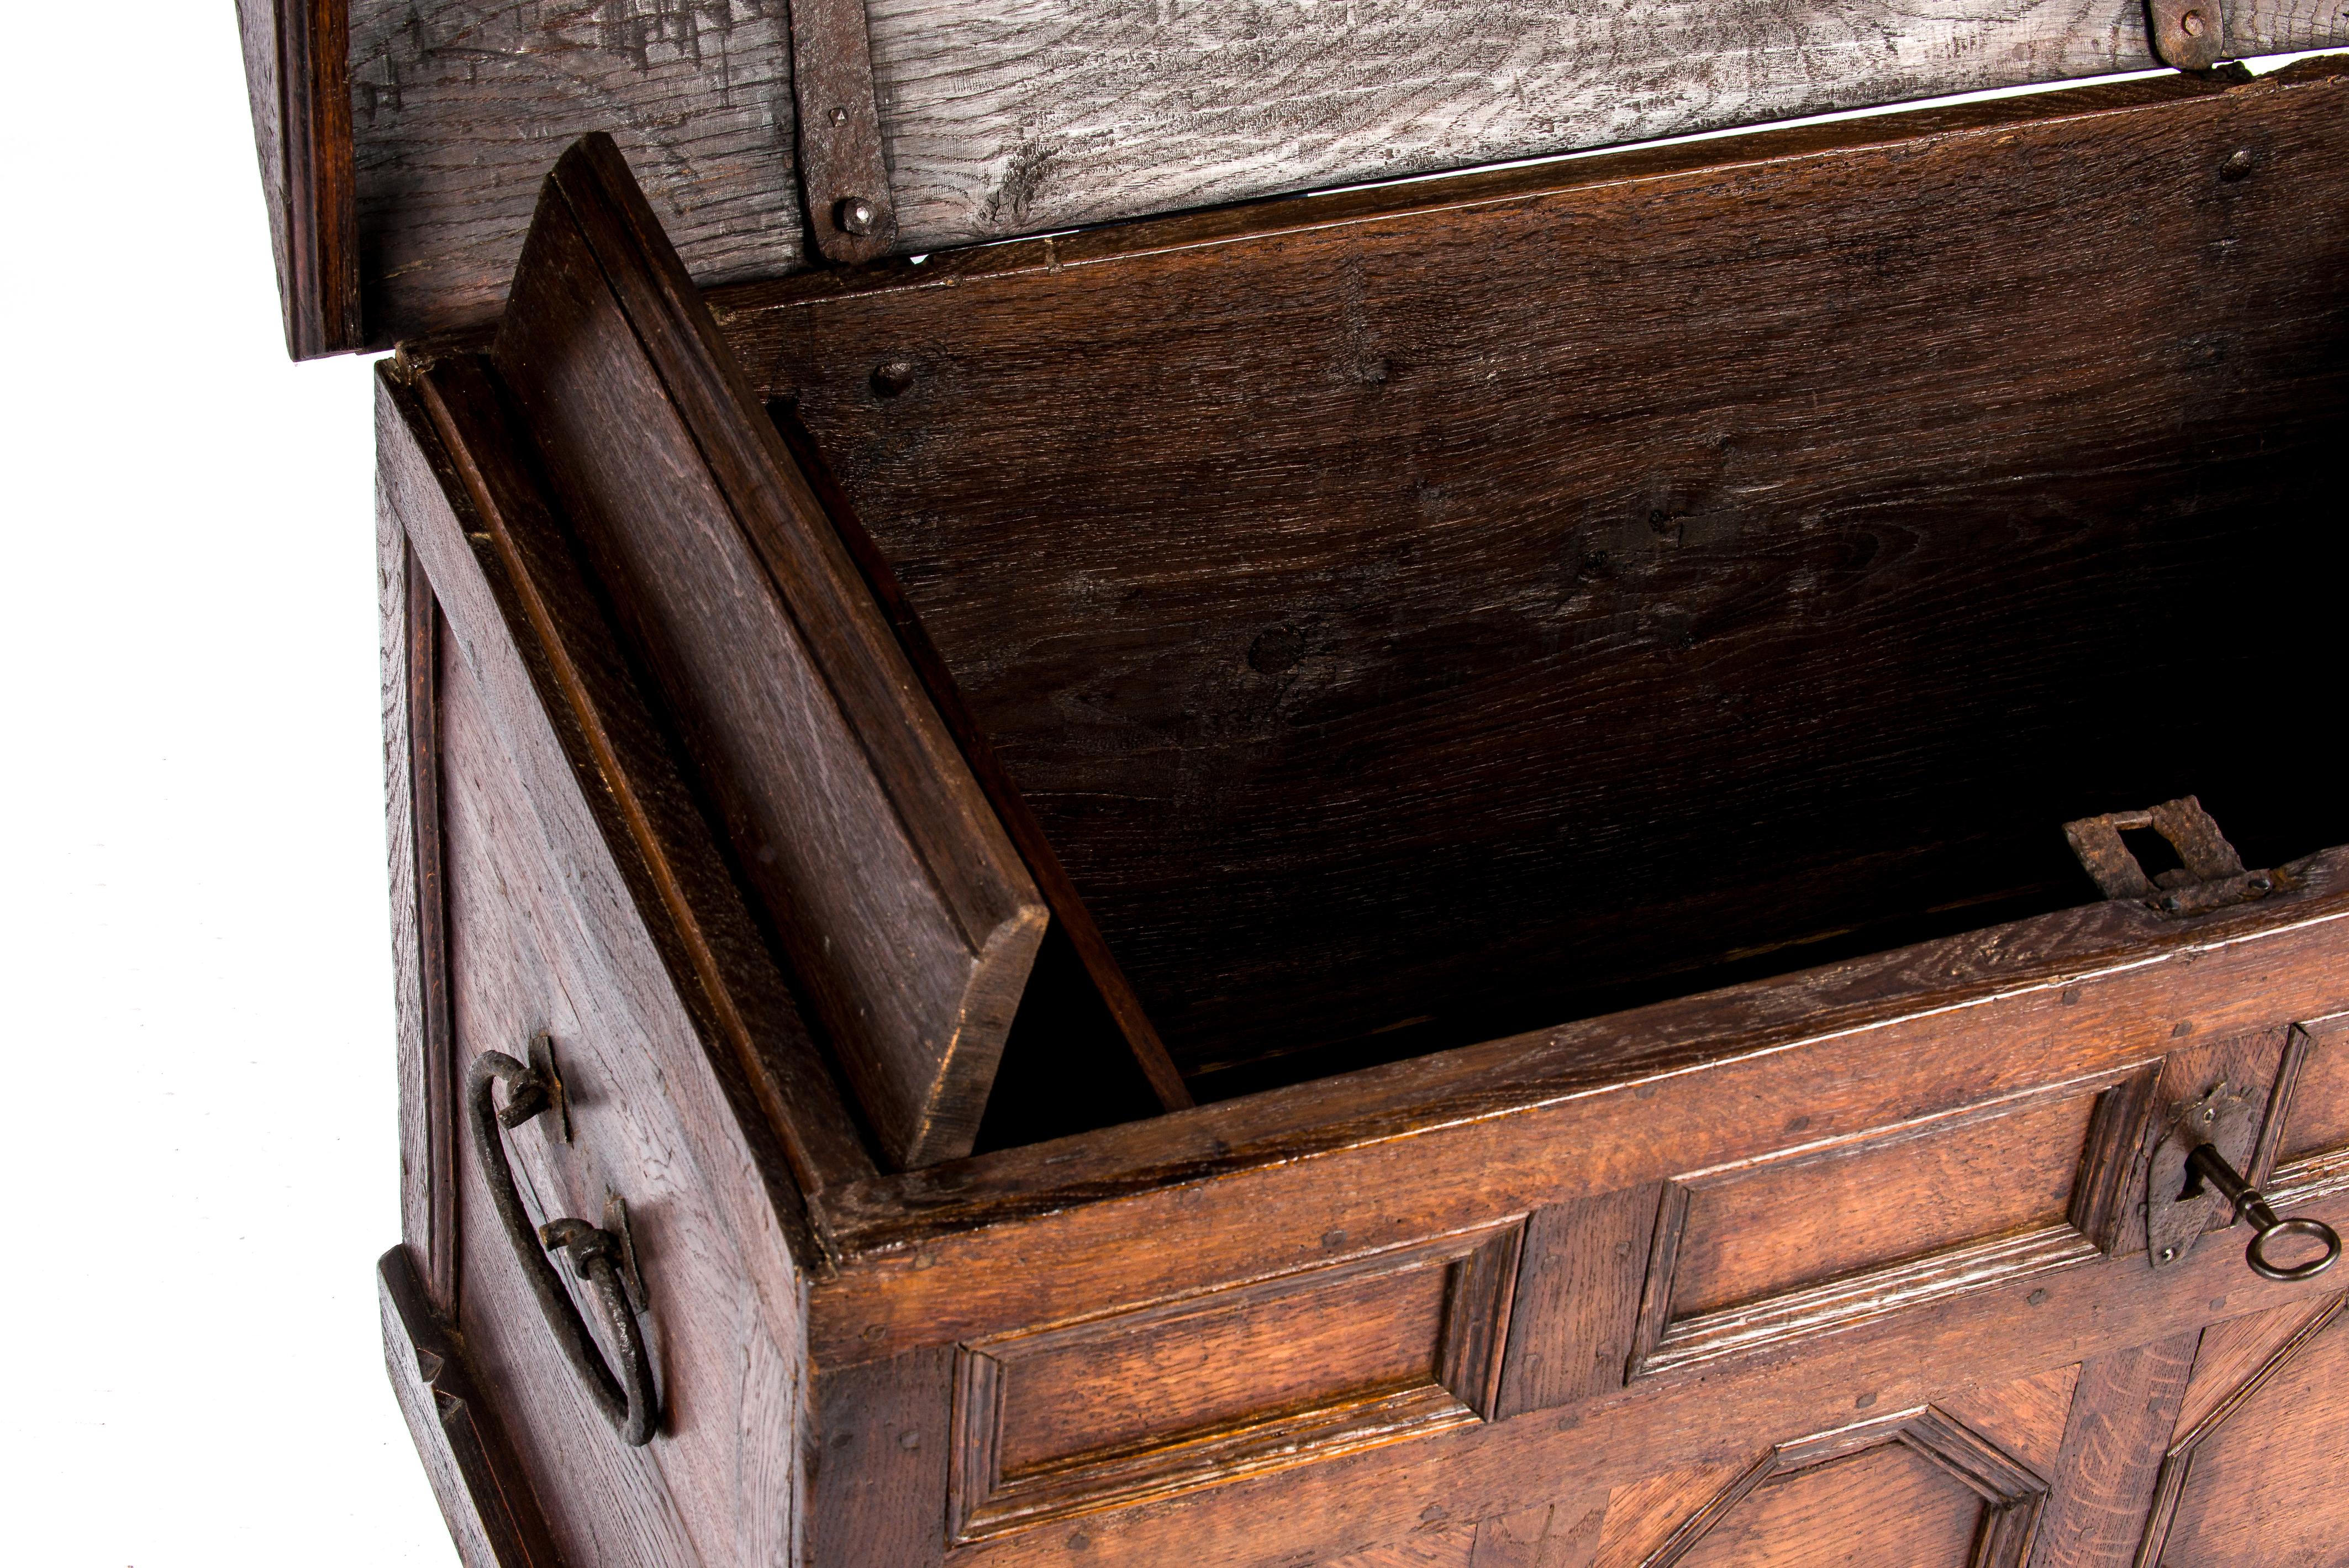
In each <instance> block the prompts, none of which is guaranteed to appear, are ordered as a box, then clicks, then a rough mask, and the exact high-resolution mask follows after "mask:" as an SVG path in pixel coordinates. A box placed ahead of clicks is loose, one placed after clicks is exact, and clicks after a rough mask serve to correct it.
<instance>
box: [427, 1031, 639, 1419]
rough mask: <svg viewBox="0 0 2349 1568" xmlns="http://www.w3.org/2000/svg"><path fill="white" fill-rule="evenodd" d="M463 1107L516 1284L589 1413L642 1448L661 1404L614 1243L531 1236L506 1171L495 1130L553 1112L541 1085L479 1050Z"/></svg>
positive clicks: (570, 1224)
mask: <svg viewBox="0 0 2349 1568" xmlns="http://www.w3.org/2000/svg"><path fill="white" fill-rule="evenodd" d="M501 1082H502V1083H503V1084H504V1085H505V1086H506V1104H505V1107H504V1108H503V1109H502V1110H501V1109H500V1108H499V1107H498V1105H497V1096H496V1094H495V1085H497V1084H499V1083H501ZM465 1101H466V1107H467V1109H468V1111H469V1112H470V1113H471V1115H470V1116H469V1118H468V1119H469V1120H470V1121H471V1124H472V1128H473V1153H474V1156H475V1158H478V1159H479V1160H480V1161H481V1175H482V1179H484V1180H486V1181H487V1182H488V1183H489V1188H490V1200H491V1202H492V1204H494V1205H495V1206H496V1208H497V1211H498V1218H499V1220H502V1222H503V1223H504V1225H505V1231H506V1239H507V1240H508V1241H512V1243H513V1250H514V1258H515V1261H516V1262H520V1263H521V1265H522V1273H523V1279H525V1280H527V1281H529V1282H530V1289H531V1293H532V1294H533V1295H534V1296H536V1297H537V1298H538V1305H539V1310H540V1311H542V1312H543V1313H544V1314H546V1324H547V1327H548V1328H550V1329H551V1330H553V1331H554V1342H555V1343H556V1344H557V1345H561V1346H562V1347H563V1353H564V1355H565V1356H566V1357H568V1358H569V1360H570V1362H571V1365H572V1367H573V1369H574V1370H575V1371H576V1372H577V1373H578V1374H579V1378H580V1381H581V1382H583V1383H585V1385H586V1386H587V1391H588V1393H589V1394H590V1395H592V1396H593V1397H595V1403H596V1405H597V1407H599V1408H601V1409H602V1410H603V1412H604V1414H605V1416H606V1417H610V1419H611V1422H612V1425H613V1427H614V1428H616V1430H617V1431H618V1432H619V1434H620V1440H621V1441H622V1442H624V1443H626V1444H627V1445H629V1446H630V1447H631V1448H641V1447H642V1446H643V1445H645V1444H646V1443H648V1442H650V1441H651V1440H652V1436H653V1428H655V1427H656V1426H657V1425H658V1424H659V1422H660V1397H659V1394H658V1391H657V1389H655V1387H654V1386H653V1364H652V1355H651V1353H650V1351H649V1350H648V1349H647V1346H646V1345H645V1336H644V1331H643V1329H642V1328H641V1327H639V1326H638V1324H637V1323H636V1312H635V1310H634V1309H633V1308H631V1307H630V1305H629V1304H628V1296H627V1287H626V1282H624V1280H623V1278H622V1272H621V1270H622V1266H623V1262H624V1260H623V1257H622V1252H621V1243H620V1238H619V1237H617V1236H615V1235H614V1234H612V1232H611V1231H604V1230H598V1229H597V1228H596V1227H595V1226H593V1225H590V1224H589V1223H587V1221H585V1220H554V1221H553V1222H552V1223H550V1224H548V1225H547V1226H546V1227H545V1228H544V1229H543V1230H542V1231H533V1230H532V1229H531V1223H530V1215H529V1214H528V1212H526V1211H525V1210H523V1206H522V1191H521V1189H519V1188H517V1187H516V1186H515V1185H514V1179H513V1168H512V1167H511V1166H509V1165H508V1164H507V1163H506V1150H505V1142H504V1139H503V1138H502V1137H501V1136H500V1134H499V1127H501V1125H502V1126H504V1127H520V1126H522V1125H523V1123H524V1122H526V1121H529V1120H530V1119H531V1118H532V1117H533V1116H538V1115H540V1114H541V1113H542V1112H543V1111H545V1110H547V1109H548V1108H549V1107H550V1106H552V1105H553V1104H554V1099H553V1096H551V1095H550V1093H549V1089H548V1085H546V1083H545V1082H544V1081H543V1080H542V1079H541V1078H540V1077H539V1075H537V1074H536V1073H535V1072H533V1071H532V1070H531V1069H530V1068H529V1067H526V1066H524V1065H523V1064H522V1063H520V1062H517V1061H515V1060H514V1059H513V1058H512V1056H509V1055H507V1054H505V1053H504V1052H502V1051H484V1052H483V1053H481V1054H480V1055H479V1056H476V1057H474V1058H473V1064H472V1065H471V1067H469V1068H467V1069H466V1072H465ZM554 1251H567V1252H568V1253H570V1255H571V1266H572V1268H573V1270H574V1271H575V1272H577V1274H578V1275H579V1278H580V1279H581V1280H582V1281H584V1282H585V1283H586V1285H587V1293H588V1295H589V1296H590V1298H592V1299H593V1300H594V1302H595V1308H596V1311H597V1312H598V1313H599V1314H601V1315H602V1317H603V1319H604V1325H605V1328H606V1329H608V1330H609V1331H610V1333H611V1336H612V1341H613V1343H614V1344H616V1345H618V1346H619V1347H620V1358H621V1360H622V1361H623V1362H624V1363H625V1364H626V1366H625V1369H624V1377H623V1376H614V1375H613V1372H612V1369H611V1367H610V1366H608V1365H606V1364H605V1360H604V1353H603V1351H602V1349H601V1348H600V1347H598V1346H597V1345H596V1343H595V1335H594V1334H591V1333H589V1332H588V1328H587V1323H586V1320H585V1318H583V1317H581V1316H580V1315H579V1308H578V1306H577V1304H576V1303H574V1302H573V1301H572V1299H571V1293H570V1292H569V1291H567V1290H565V1289H564V1284H563V1276H562V1275H561V1274H559V1273H557V1272H555V1269H554V1263H552V1262H549V1261H548V1258H547V1254H548V1253H549V1252H554Z"/></svg>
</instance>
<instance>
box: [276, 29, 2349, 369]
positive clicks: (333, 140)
mask: <svg viewBox="0 0 2349 1568" xmlns="http://www.w3.org/2000/svg"><path fill="white" fill-rule="evenodd" d="M238 9H239V12H240V13H241V19H242V22H243V28H244V39H245V59H246V66H247V74H248V78H249V79H250V81H251V84H252V88H253V100H254V122H255V130H256V133H257V136H258V139H259V142H260V151H261V160H262V168H263V175H264V182H266V185H267V189H268V193H269V197H270V202H271V222H272V229H273V234H274V237H275V239H276V241H277V251H278V276H279V281H280V284H281V286H282V287H283V289H284V291H285V300H286V317H287V342H288V346H289V348H291V350H292V352H293V353H294V354H295V356H296V357H297V358H306V357H309V356H312V355H316V354H326V353H333V352H336V351H339V350H346V349H352V348H368V347H375V348H381V347H388V345H390V344H392V343H394V342H397V341H401V340H406V339H412V338H415V337H422V336H425V335H428V334H432V333H437V332H441V331H446V330H450V329H454V328H460V327H472V326H478V325H481V324H483V323H486V322H487V321H489V320H490V319H492V317H495V316H496V314H497V313H498V310H499V308H500V306H501V305H502V302H503V300H504V297H505V285H506V280H507V279H508V278H509V277H510V276H511V275H512V271H513V266H514V263H515V260H516V258H517V257H518V256H519V255H520V254H521V250H522V242H523V234H524V232H525V230H527V228H528V227H529V223H530V217H531V212H532V208H533V204H534V202H536V199H537V193H538V184H539V181H540V180H541V179H542V178H543V176H544V175H545V173H546V171H547V170H548V169H549V167H550V166H551V165H552V164H553V163H554V157H555V154H556V153H557V152H558V151H561V149H562V148H563V147H564V146H565V145H567V144H568V143H569V142H570V141H571V140H573V139H574V137H577V136H580V135H584V134H585V133H587V132H590V131H596V130H601V131H605V132H608V133H609V134H610V135H612V136H613V137H614V138H615V139H616V141H617V142H618V144H619V148H620V151H621V152H622V153H623V155H624V156H625V157H626V161H627V162H628V164H629V166H630V167H632V168H633V169H635V170H636V171H638V174H639V177H640V178H641V179H642V180H643V181H644V183H645V186H646V193H647V197H648V198H649V199H650V201H651V203H652V206H653V209H654V211H655V213H657V215H658V217H659V219H660V221H661V223H662V224H663V225H664V226H665V227H666V229H667V232H668V234H669V236H670V239H671V240H672V242H673V243H674V244H676V246H677V249H678V253H679V254H681V255H682V257H683V258H684V261H685V264H686V266H687V268H688V272H689V274H690V275H691V276H692V277H693V279H694V281H695V282H696V283H697V284H698V285H700V286H705V287H706V286H709V285H712V284H717V283H729V282H747V281H750V280H753V279H758V278H766V277H774V276H780V275H783V274H786V273H790V272H793V271H797V270H799V269H801V268H802V267H806V266H810V265H843V264H854V263H857V262H863V261H869V260H872V259H874V258H875V257H877V256H881V255H885V254H920V253H925V252H929V251H934V250H939V249H944V248H946V247H948V246H954V245H963V244H974V243H978V242H982V241H989V240H997V239H1003V238H1008V237H1010V236H1014V235H1019V234H1040V233H1045V232H1050V231H1053V230H1059V229H1066V228H1070V227H1072V226H1076V225H1080V224H1087V223H1102V222H1105V221H1108V220H1112V219H1117V218H1124V217H1132V216H1135V215H1138V214H1142V213H1162V212H1168V211H1173V210H1176V209H1181V208H1188V207H1197V206H1202V205H1206V204H1209V203H1215V202H1232V201H1239V200H1244V199H1248V198H1253V197H1258V196H1266V195H1273V194H1278V193H1282V192H1297V191H1303V190H1309V189H1317V188H1321V187H1326V186H1330V185H1338V184H1347V183H1352V182H1362V181H1371V180H1381V179H1389V178H1393V177H1397V176H1403V175H1413V174H1423V173H1429V172H1433V171H1440V170H1447V169H1457V168H1464V167H1468V166H1472V165H1475V164H1481V163H1489V162H1494V161H1501V160H1506V159H1514V158H1526V157H1538V156H1543V155H1547V154H1553V153H1560V152H1568V151H1578V150H1581V149H1587V148H1593V147H1600V146H1609V145H1615V144H1619V143H1622V142H1627V141H1634V140H1646V139H1651V138H1656V137H1663V136H1671V135H1677V134H1682V133H1685V132H1691V131H1698V130H1713V129H1718V128H1721V127H1725V126H1733V125H1747V124H1756V123H1760V122H1763V121H1766V120H1773V119H1785V118H1788V117H1790V116H1795V115H1802V114H1810V113H1816V112H1821V111H1825V110H1829V109H1849V108H1857V107H1862V106H1867V105H1872V104H1879V103H1888V102H1895V101H1900V100H1907V99H1919V98H1927V97H1932V96H1935V95H1939V94H1944V93H1952V92H1962V91H1968V90H1971V89H1975V88H1996V87H2009V86H2017V85H2023V84H2028V83H2033V82H2044V81H2053V80H2058V79H2063V78H2077V77H2085V76H2094V75H2098V74H2102V73H2106V72H2111V71H2119V70H2127V69H2132V68H2137V67H2148V66H2154V65H2158V64H2159V63H2161V62H2162V61H2164V60H2167V61H2168V62H2170V63H2173V64H2177V65H2180V66H2185V67H2195V68H2199V67H2208V66H2209V65H2212V64H2215V63H2217V62H2218V61H2220V60H2222V59H2231V58H2235V57H2240V56H2243V55H2249V54H2259V53H2267V52H2273V51H2277V50H2285V49H2305V48H2317V47H2327V46H2331V45H2337V44H2344V43H2349V15H2344V13H2342V12H2341V11H2340V9H2339V8H2337V7H2331V6H2314V7H2311V6H2294V5H2288V4H2286V3H2285V0H2229V3H2228V4H2226V5H2217V4H2214V3H2213V0H2150V5H2147V0H2104V4H2102V5H2093V6H2089V7H2085V8H2083V7H2081V6H2078V5H2068V4H2064V5H2057V4H2048V3H2043V0H2033V3H2031V4H2027V5H2022V6H2020V7H2018V6H2016V5H2013V4H2012V3H2011V0H1934V3H1933V4H1931V5H1926V6H1918V5H1909V4H1899V3H1895V0H1858V3H1857V4H1851V5H1834V6H1813V7H1798V8H1796V9H1795V10H1794V11H1791V12H1790V11H1788V10H1786V9H1785V8H1783V7H1733V6H1712V5H1695V6H1681V7H1660V6H1655V5H1649V4H1645V3H1644V0H1592V3H1591V4H1587V5H1574V6H1559V5H1554V4H1549V3H1547V0H1543V3H1540V4H1531V3H1526V0H1497V3H1496V0H1363V3H1361V4H1349V5H1319V6H1316V5H1297V6H1295V7H1282V8H1279V9H1278V11H1277V12H1268V11H1267V10H1266V8H1264V7H1261V6H1216V5H1200V6H1190V5H1185V6H1174V5H1139V6H1137V5H1129V4H1124V3H1123V0H885V3H883V4H880V5H870V6H868V5H864V3H863V0H792V3H791V4H790V5H788V6H787V5H785V4H784V0H735V3H734V4H731V5H698V4H689V3H678V4H667V3H663V4H660V5H652V4H649V3H639V4H625V5H595V6H546V5H534V4H524V3H523V0H426V3H423V4H419V3H417V0H238ZM2206 11H2207V12H2208V13H2209V15H2208V16H2206V15H2205V13H2206ZM1268 18H1270V19H1269V20H1268ZM2214 19H2215V20H2214ZM2157 56H2158V58H2157Z"/></svg>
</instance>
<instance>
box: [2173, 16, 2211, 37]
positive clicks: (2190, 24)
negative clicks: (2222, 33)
mask: <svg viewBox="0 0 2349 1568" xmlns="http://www.w3.org/2000/svg"><path fill="white" fill-rule="evenodd" d="M2178 26H2179V27H2181V28H2182V29H2184V30H2185V33H2186V36H2188V37H2189V38H2199V37H2200V36H2202V29H2203V28H2204V27H2205V26H2208V24H2207V23H2205V22H2204V21H2203V20H2202V13H2201V12H2199V11H2189V12H2187V13H2186V15H2184V16H2180V17H2179V18H2178Z"/></svg>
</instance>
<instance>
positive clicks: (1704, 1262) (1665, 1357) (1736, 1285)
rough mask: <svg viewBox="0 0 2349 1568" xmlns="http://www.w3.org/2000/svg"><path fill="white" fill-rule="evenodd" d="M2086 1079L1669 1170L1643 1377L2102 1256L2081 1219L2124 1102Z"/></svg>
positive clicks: (1651, 1279)
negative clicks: (2102, 1110) (2087, 1181)
mask: <svg viewBox="0 0 2349 1568" xmlns="http://www.w3.org/2000/svg"><path fill="white" fill-rule="evenodd" d="M2114 1086H2115V1085H2114V1082H2113V1081H2112V1080H2110V1079H2098V1080H2095V1081H2092V1082H2086V1083H2075V1084H2068V1085H2059V1086H2057V1087H2054V1088H2052V1089H2048V1090H2044V1091H2037V1092H2034V1093H2032V1094H2030V1095H2025V1096H2015V1097H2013V1098H2011V1099H2007V1100H2002V1101H1998V1102H1995V1103H1993V1104H1991V1105H1987V1106H1973V1107H1971V1108H1969V1109H1967V1110H1964V1111H1961V1112H1958V1113H1955V1114H1952V1115H1947V1116H1934V1117H1928V1118H1925V1119H1923V1120H1920V1121H1918V1122H1914V1123H1909V1124H1906V1125H1903V1126H1899V1127H1889V1128H1885V1129H1882V1130H1880V1131H1878V1132H1874V1133H1870V1134H1868V1135H1866V1136H1863V1137H1857V1138H1846V1139H1839V1140H1836V1141H1833V1142H1829V1143H1825V1144H1822V1145H1820V1146H1817V1147H1809V1148H1796V1149H1794V1150H1790V1151H1788V1152H1786V1153H1784V1154H1781V1155H1777V1156H1774V1157H1772V1158H1767V1159H1764V1160H1759V1161H1752V1162H1746V1163H1742V1164H1740V1165H1738V1166H1735V1167H1732V1168H1726V1169H1723V1170H1716V1171H1706V1172H1699V1173H1695V1174H1692V1175H1691V1176H1687V1177H1684V1178H1682V1179H1680V1180H1678V1181H1675V1182H1672V1183H1670V1184H1669V1185H1668V1186H1667V1187H1666V1189H1665V1193H1664V1199H1663V1204H1662V1212H1661V1215H1660V1216H1659V1218H1658V1220H1657V1224H1656V1231H1655V1238H1654V1242H1653V1246H1652V1250H1651V1259H1650V1263H1649V1269H1648V1279H1647V1283H1646V1287H1645V1291H1644V1294H1643V1299H1642V1303H1641V1307H1640V1328H1639V1334H1638V1342H1637V1345H1636V1347H1635V1349H1634V1351H1633V1355H1632V1375H1633V1376H1640V1375H1642V1374H1647V1373H1653V1372H1657V1371H1661V1370H1662V1369H1664V1368H1666V1367H1669V1366H1679V1365H1683V1364H1686V1363H1688V1362H1692V1361H1702V1360H1707V1359H1710V1358H1712V1357H1714V1356H1718V1355H1729V1354H1732V1353H1734V1352H1739V1351H1744V1350H1748V1349H1752V1348H1754V1347H1757V1346H1759V1345H1766V1344H1770V1343H1774V1342H1777V1341H1781V1340H1784V1339H1787V1338H1790V1337H1795V1336H1799V1335H1802V1334H1813V1333H1818V1332H1823V1331H1826V1330H1828V1329H1832V1328H1837V1327H1840V1326H1844V1325H1847V1324H1851V1323H1854V1322H1857V1321H1859V1320H1861V1319H1864V1318H1868V1317H1872V1316H1876V1315H1878V1314H1883V1313H1886V1312H1890V1311H1895V1310H1899V1309H1900V1308H1902V1307H1905V1306H1910V1305H1915V1304H1920V1303H1924V1302H1928V1301H1932V1300H1938V1299H1941V1298H1943V1297H1946V1296H1948V1295H1950V1294H1951V1293H1955V1292H1960V1291H1965V1290H1972V1289H1977V1288H1980V1287H1982V1286H1983V1285H1986V1284H1990V1283H1992V1282H1997V1281H2002V1280H2008V1279H2012V1278H2013V1277H2015V1276H2016V1275H2017V1274H2020V1273H2028V1272H2036V1271H2039V1270H2043V1269H2049V1268H2057V1267H2062V1266H2064V1265H2066V1264H2069V1263H2073V1262H2082V1261H2085V1259H2087V1258H2090V1257H2093V1256H2095V1255H2096V1251H2097V1248H2096V1245H2095V1242H2094V1241H2091V1240H2090V1239H2089V1238H2088V1237H2087V1236H2085V1235H2084V1234H2083V1233H2082V1231H2081V1230H2080V1229H2079V1228H2078V1227H2077V1226H2076V1225H2075V1223H2074V1216H2075V1214H2076V1213H2079V1212H2080V1211H2081V1210H2083V1208H2084V1203H2083V1196H2082V1194H2081V1193H2080V1191H2079V1190H2078V1189H2080V1188H2081V1186H2082V1175H2083V1172H2084V1171H2090V1170H2094V1169H2095V1168H2099V1167H2100V1166H2102V1165H2104V1164H2105V1163H2106V1162H2104V1161H2101V1160H2098V1159H2095V1158H2090V1157H2091V1155H2092V1153H2094V1152H2095V1150H2096V1149H2098V1148H2099V1147H2101V1145H2102V1144H2104V1143H2106V1142H2109V1141H2111V1140H2112V1139H2113V1138H2114V1137H2116V1135H2117V1134H2118V1131H2119V1125H2118V1124H2120V1123H2121V1122H2122V1121H2124V1120H2125V1119H2126V1118H2124V1117H2121V1116H2104V1117H2100V1116H2099V1115H2098V1106H2099V1103H2100V1101H2102V1100H2103V1099H2104V1096H2105V1095H2106V1091H2107V1090H2110V1089H2112V1088H2114Z"/></svg>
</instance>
